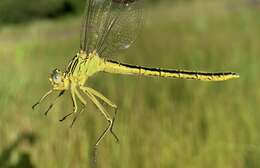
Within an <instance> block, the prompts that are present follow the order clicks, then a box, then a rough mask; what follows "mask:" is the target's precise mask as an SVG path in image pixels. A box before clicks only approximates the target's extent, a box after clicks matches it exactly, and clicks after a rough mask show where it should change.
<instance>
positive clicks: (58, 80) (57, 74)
mask: <svg viewBox="0 0 260 168" xmlns="http://www.w3.org/2000/svg"><path fill="white" fill-rule="evenodd" d="M51 78H52V81H53V82H54V83H57V84H58V83H61V82H62V74H61V72H60V70H58V69H55V70H54V71H53V72H52V75H51Z"/></svg>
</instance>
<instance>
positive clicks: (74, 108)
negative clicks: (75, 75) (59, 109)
mask: <svg viewBox="0 0 260 168" xmlns="http://www.w3.org/2000/svg"><path fill="white" fill-rule="evenodd" d="M70 96H71V100H72V105H73V112H72V113H69V114H67V115H65V116H64V117H63V118H62V119H60V122H62V121H64V120H66V119H67V118H68V117H70V116H71V115H73V114H75V113H77V111H78V105H77V101H76V96H75V91H74V89H73V88H72V89H71V91H70Z"/></svg>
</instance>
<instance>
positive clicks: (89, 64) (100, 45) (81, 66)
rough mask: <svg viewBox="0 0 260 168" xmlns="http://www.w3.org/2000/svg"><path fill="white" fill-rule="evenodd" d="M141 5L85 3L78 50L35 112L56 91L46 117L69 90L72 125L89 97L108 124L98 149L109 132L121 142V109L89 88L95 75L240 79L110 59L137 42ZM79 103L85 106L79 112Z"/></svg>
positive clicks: (117, 0) (135, 0) (108, 0)
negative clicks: (117, 124)
mask: <svg viewBox="0 0 260 168" xmlns="http://www.w3.org/2000/svg"><path fill="white" fill-rule="evenodd" d="M142 4H143V2H142V0H86V7H85V13H84V15H83V16H84V17H83V23H82V25H83V26H82V30H81V36H80V37H81V40H80V46H79V50H78V52H77V53H76V55H75V56H74V57H73V58H72V59H71V61H70V62H69V64H68V66H67V67H66V68H65V70H64V71H61V70H59V69H54V70H53V71H52V73H51V74H50V77H49V81H50V84H51V89H50V90H49V91H48V92H47V93H46V94H44V95H43V96H42V97H41V98H40V99H39V101H37V102H36V104H34V105H33V107H32V108H33V109H35V107H36V106H38V105H39V104H40V103H41V102H42V101H43V100H45V99H46V98H47V97H48V96H49V95H51V94H53V93H54V92H56V93H58V95H57V97H56V98H55V99H54V101H53V102H52V103H51V104H50V106H49V108H48V109H47V110H46V112H45V115H47V114H48V112H49V111H50V110H51V109H52V108H53V106H54V105H55V103H56V102H57V100H58V99H59V98H60V97H61V96H63V95H64V93H65V92H66V91H68V92H69V93H70V96H71V99H72V104H73V110H72V112H71V113H69V114H67V115H66V116H64V117H63V118H62V119H61V120H60V121H64V120H65V119H66V118H67V117H69V116H74V117H73V120H72V124H73V123H74V122H75V120H76V119H77V116H78V115H79V114H80V113H81V112H82V111H84V110H85V108H86V107H87V103H86V98H89V100H91V101H92V102H93V103H94V105H95V106H96V107H97V109H98V111H100V113H101V114H102V115H103V116H104V118H105V119H106V121H107V122H108V125H107V127H106V128H105V129H104V132H102V134H101V135H100V136H99V138H98V139H97V141H96V143H95V146H98V145H99V144H100V142H101V141H102V139H103V138H104V137H105V136H106V135H107V134H108V133H109V132H110V133H111V134H112V135H113V137H114V138H115V140H116V141H117V142H118V141H119V139H118V137H117V135H116V134H115V133H114V131H113V126H114V121H115V118H116V113H117V111H118V110H117V109H118V107H117V105H116V104H115V103H113V102H112V101H111V100H109V99H108V98H107V97H105V96H104V95H103V94H102V93H100V92H99V91H97V90H95V89H93V88H91V87H88V85H87V81H88V80H89V79H90V77H92V76H93V75H94V74H97V73H99V72H105V73H110V74H121V75H136V76H148V77H152V76H154V77H167V78H177V79H191V80H201V81H226V80H230V79H236V78H239V74H237V73H234V72H200V71H188V70H178V69H162V68H150V67H144V66H138V65H130V64H126V63H121V62H117V61H115V60H111V59H109V57H110V56H111V55H113V53H115V52H117V51H119V50H121V49H127V48H129V47H130V46H131V45H132V44H133V43H134V41H135V40H136V37H137V35H138V33H139V30H140V27H142V20H143V14H142ZM101 102H102V103H101ZM78 103H80V104H82V105H83V107H82V109H80V110H79V108H78ZM103 103H105V104H107V105H108V106H110V107H111V108H113V109H114V110H115V111H114V114H113V115H111V113H109V112H108V111H107V110H106V108H105V107H104V106H103Z"/></svg>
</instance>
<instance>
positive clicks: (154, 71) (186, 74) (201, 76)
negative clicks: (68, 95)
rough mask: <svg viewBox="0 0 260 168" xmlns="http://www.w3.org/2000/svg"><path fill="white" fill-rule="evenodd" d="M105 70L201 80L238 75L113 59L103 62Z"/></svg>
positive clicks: (213, 79)
mask: <svg viewBox="0 0 260 168" xmlns="http://www.w3.org/2000/svg"><path fill="white" fill-rule="evenodd" d="M104 71H105V72H108V73H115V74H126V75H140V76H158V77H172V78H178V79H192V80H202V81H225V80H229V79H235V78H238V77H239V75H238V74H236V73H233V72H220V73H212V72H194V71H186V70H175V69H160V68H148V67H142V66H135V65H128V64H122V63H119V62H115V61H107V62H106V64H105V69H104Z"/></svg>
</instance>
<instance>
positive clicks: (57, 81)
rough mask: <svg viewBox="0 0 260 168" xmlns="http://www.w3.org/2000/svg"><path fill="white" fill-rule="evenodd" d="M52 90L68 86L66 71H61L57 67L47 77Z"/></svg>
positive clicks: (65, 88)
mask: <svg viewBox="0 0 260 168" xmlns="http://www.w3.org/2000/svg"><path fill="white" fill-rule="evenodd" d="M49 80H50V82H51V85H52V86H53V90H67V89H68V87H69V79H68V77H67V76H66V73H63V72H61V71H60V70H59V69H54V70H53V71H52V73H51V76H50V77H49Z"/></svg>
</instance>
